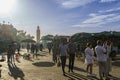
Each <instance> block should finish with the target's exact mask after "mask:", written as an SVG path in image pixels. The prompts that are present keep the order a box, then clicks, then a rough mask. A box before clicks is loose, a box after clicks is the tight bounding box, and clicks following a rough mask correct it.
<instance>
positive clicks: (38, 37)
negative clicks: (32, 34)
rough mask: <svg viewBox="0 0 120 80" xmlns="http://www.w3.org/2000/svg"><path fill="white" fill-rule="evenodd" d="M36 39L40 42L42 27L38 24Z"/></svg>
mask: <svg viewBox="0 0 120 80" xmlns="http://www.w3.org/2000/svg"><path fill="white" fill-rule="evenodd" d="M36 41H37V42H40V28H39V26H37V31H36Z"/></svg>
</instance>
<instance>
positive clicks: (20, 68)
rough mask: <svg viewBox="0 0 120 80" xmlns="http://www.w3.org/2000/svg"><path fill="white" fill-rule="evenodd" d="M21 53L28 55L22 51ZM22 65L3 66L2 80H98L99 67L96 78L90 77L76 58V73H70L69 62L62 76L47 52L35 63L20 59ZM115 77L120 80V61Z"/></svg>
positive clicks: (117, 62) (115, 64) (115, 69)
mask: <svg viewBox="0 0 120 80" xmlns="http://www.w3.org/2000/svg"><path fill="white" fill-rule="evenodd" d="M21 53H22V54H23V53H26V51H24V50H22V51H21ZM20 60H21V63H18V62H15V64H9V65H8V64H7V62H6V61H5V62H0V64H2V78H1V79H0V80H98V66H97V65H96V64H95V65H94V73H95V74H97V76H96V77H88V76H87V73H86V71H85V66H86V65H85V64H84V62H82V61H81V60H78V59H77V58H76V60H75V68H74V73H68V72H67V71H68V61H67V65H66V72H67V73H66V76H63V75H62V71H61V67H57V66H56V65H55V64H54V63H53V62H52V55H51V54H49V53H48V52H47V50H45V51H43V52H40V56H39V60H37V59H34V62H32V61H29V60H25V59H23V58H22V57H21V58H20ZM111 74H112V75H113V76H112V77H110V78H111V79H110V80H120V60H116V61H114V62H113V70H112V72H111Z"/></svg>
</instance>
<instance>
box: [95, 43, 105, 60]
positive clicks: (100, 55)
mask: <svg viewBox="0 0 120 80" xmlns="http://www.w3.org/2000/svg"><path fill="white" fill-rule="evenodd" d="M95 52H96V55H97V60H98V61H107V57H106V55H107V54H105V52H106V49H105V48H104V47H103V46H100V45H97V46H96V47H95Z"/></svg>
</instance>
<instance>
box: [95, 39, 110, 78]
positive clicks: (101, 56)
mask: <svg viewBox="0 0 120 80" xmlns="http://www.w3.org/2000/svg"><path fill="white" fill-rule="evenodd" d="M95 52H96V55H97V61H98V66H99V77H100V80H103V73H104V74H105V78H106V80H108V76H107V66H106V62H107V57H106V49H105V48H104V47H103V46H102V42H101V41H100V40H98V41H97V46H96V47H95Z"/></svg>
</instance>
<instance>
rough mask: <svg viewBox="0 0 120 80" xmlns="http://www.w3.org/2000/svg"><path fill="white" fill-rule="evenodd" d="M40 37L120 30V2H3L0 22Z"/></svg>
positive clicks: (20, 0) (98, 0)
mask: <svg viewBox="0 0 120 80" xmlns="http://www.w3.org/2000/svg"><path fill="white" fill-rule="evenodd" d="M3 20H4V21H6V22H10V23H12V24H13V25H14V27H15V28H16V29H18V30H25V31H27V33H28V34H29V33H30V34H31V35H34V36H35V35H36V28H37V26H38V25H39V26H40V29H41V35H46V34H53V35H55V34H58V35H72V34H74V33H78V32H101V31H110V30H112V31H120V0H0V22H1V23H2V21H3Z"/></svg>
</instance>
